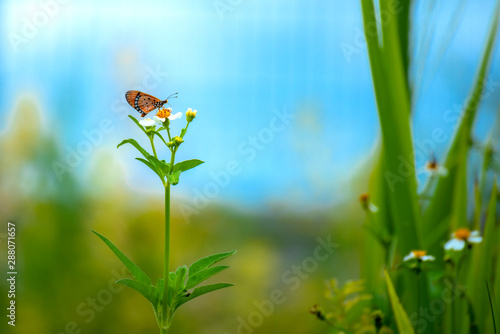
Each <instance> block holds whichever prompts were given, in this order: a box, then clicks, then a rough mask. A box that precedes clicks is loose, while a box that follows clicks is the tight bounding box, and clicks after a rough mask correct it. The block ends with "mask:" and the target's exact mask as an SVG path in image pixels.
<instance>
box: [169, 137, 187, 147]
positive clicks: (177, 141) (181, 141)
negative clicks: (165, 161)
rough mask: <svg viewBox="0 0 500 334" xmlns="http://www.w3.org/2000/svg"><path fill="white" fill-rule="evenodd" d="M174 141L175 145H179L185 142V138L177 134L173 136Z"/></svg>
mask: <svg viewBox="0 0 500 334" xmlns="http://www.w3.org/2000/svg"><path fill="white" fill-rule="evenodd" d="M172 142H174V145H175V146H179V145H180V144H182V143H184V140H183V139H182V138H181V137H179V136H176V137H174V138H172Z"/></svg>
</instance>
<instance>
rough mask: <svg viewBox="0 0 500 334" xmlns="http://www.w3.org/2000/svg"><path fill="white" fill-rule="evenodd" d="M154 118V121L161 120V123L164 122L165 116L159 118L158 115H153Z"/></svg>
mask: <svg viewBox="0 0 500 334" xmlns="http://www.w3.org/2000/svg"><path fill="white" fill-rule="evenodd" d="M154 119H155V121H157V122H161V123H163V122H165V119H166V118H160V117H158V116H155V117H154Z"/></svg>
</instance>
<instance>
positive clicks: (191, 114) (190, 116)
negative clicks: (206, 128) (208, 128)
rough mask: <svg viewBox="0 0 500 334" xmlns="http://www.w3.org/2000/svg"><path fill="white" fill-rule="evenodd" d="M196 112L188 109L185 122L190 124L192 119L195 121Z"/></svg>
mask: <svg viewBox="0 0 500 334" xmlns="http://www.w3.org/2000/svg"><path fill="white" fill-rule="evenodd" d="M197 112H198V110H193V109H191V108H188V110H187V111H186V119H187V121H188V122H191V121H192V120H193V119H195V117H196V113H197Z"/></svg>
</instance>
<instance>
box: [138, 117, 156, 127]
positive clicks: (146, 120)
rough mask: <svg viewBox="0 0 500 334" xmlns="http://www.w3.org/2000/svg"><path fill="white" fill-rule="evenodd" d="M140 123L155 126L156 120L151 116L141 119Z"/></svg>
mask: <svg viewBox="0 0 500 334" xmlns="http://www.w3.org/2000/svg"><path fill="white" fill-rule="evenodd" d="M139 124H140V125H142V126H153V125H155V124H156V122H155V121H153V120H152V119H151V118H146V119H143V120H141V121H139Z"/></svg>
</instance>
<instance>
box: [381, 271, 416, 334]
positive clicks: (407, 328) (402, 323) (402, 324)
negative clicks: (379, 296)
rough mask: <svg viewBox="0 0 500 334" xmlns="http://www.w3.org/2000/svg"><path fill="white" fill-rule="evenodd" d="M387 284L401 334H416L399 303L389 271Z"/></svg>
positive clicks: (386, 277)
mask: <svg viewBox="0 0 500 334" xmlns="http://www.w3.org/2000/svg"><path fill="white" fill-rule="evenodd" d="M384 274H385V282H386V284H387V291H388V292H389V299H390V300H391V306H392V312H393V313H394V318H395V319H396V324H397V326H398V331H399V333H405V334H414V333H415V331H414V329H413V327H412V325H411V322H410V319H409V318H408V315H407V314H406V312H405V310H404V309H403V306H402V305H401V302H400V301H399V298H398V295H397V294H396V290H395V289H394V285H393V284H392V281H391V277H390V276H389V273H387V270H385V271H384Z"/></svg>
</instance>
